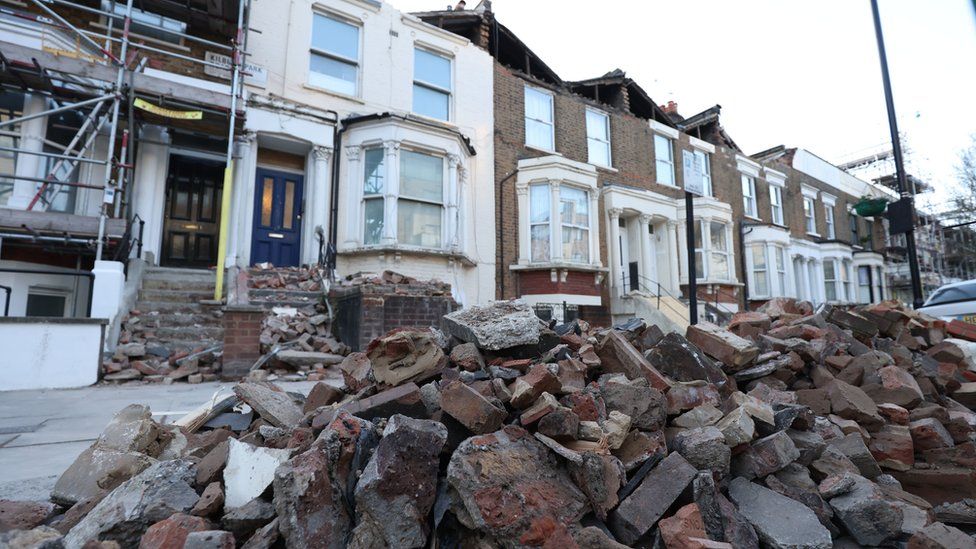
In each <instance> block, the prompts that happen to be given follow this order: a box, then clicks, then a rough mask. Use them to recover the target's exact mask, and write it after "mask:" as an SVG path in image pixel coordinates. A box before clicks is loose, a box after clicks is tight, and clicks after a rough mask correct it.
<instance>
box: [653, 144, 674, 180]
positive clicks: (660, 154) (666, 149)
mask: <svg viewBox="0 0 976 549" xmlns="http://www.w3.org/2000/svg"><path fill="white" fill-rule="evenodd" d="M654 163H655V166H656V168H657V182H658V183H660V184H662V185H670V186H672V187H673V186H674V185H675V183H674V149H673V148H672V147H671V140H670V139H668V138H667V137H665V136H663V135H661V134H657V133H656V134H654Z"/></svg>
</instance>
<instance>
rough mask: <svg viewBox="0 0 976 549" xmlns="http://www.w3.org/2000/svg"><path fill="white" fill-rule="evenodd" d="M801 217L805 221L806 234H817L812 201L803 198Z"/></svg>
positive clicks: (805, 197)
mask: <svg viewBox="0 0 976 549" xmlns="http://www.w3.org/2000/svg"><path fill="white" fill-rule="evenodd" d="M803 217H804V218H805V219H806V229H807V234H817V220H816V218H815V217H814V213H813V199H812V198H810V197H809V196H804V197H803Z"/></svg>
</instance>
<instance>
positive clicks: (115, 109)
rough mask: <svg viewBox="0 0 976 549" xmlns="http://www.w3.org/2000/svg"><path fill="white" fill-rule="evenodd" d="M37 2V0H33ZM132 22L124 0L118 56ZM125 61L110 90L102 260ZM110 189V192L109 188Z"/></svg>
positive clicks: (101, 224)
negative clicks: (110, 112)
mask: <svg viewBox="0 0 976 549" xmlns="http://www.w3.org/2000/svg"><path fill="white" fill-rule="evenodd" d="M34 1H35V2H37V1H38V0H34ZM131 22H132V0H126V2H125V19H124V20H123V24H122V47H121V49H120V50H119V57H120V58H122V59H125V56H126V54H127V53H128V51H129V48H128V46H129V25H130V23H131ZM108 55H112V52H108ZM125 71H126V68H125V63H120V64H119V72H118V75H117V76H116V78H115V87H114V88H113V89H112V91H113V92H114V93H115V100H114V101H113V102H112V125H111V126H110V127H109V129H108V152H107V153H106V154H105V158H106V160H107V161H108V164H106V166H105V196H104V198H103V199H102V205H101V208H100V211H99V216H98V241H97V244H96V248H95V261H101V260H102V251H103V250H104V248H105V218H106V217H107V216H108V208H109V206H111V205H112V203H114V202H115V193H114V191H115V186H114V185H113V184H112V175H113V174H112V170H113V169H114V168H115V167H116V166H115V164H116V163H115V137H116V132H117V129H118V125H119V103H120V102H121V91H122V84H123V82H125ZM109 189H111V193H110V190H109ZM109 197H111V198H112V202H111V203H109V202H108V199H109Z"/></svg>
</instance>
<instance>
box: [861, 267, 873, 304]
mask: <svg viewBox="0 0 976 549" xmlns="http://www.w3.org/2000/svg"><path fill="white" fill-rule="evenodd" d="M871 286H872V284H871V267H868V266H861V267H858V268H857V300H858V302H860V303H873V302H874V299H873V296H872V295H871V294H872V291H871Z"/></svg>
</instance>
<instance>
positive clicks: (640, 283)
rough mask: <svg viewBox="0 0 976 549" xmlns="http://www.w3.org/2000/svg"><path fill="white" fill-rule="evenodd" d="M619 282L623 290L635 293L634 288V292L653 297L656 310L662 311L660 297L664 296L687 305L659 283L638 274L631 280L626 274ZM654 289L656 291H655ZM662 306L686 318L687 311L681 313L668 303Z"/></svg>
mask: <svg viewBox="0 0 976 549" xmlns="http://www.w3.org/2000/svg"><path fill="white" fill-rule="evenodd" d="M621 282H622V283H623V284H622V286H621V287H623V288H631V291H635V290H633V288H634V287H636V288H637V290H636V291H639V292H644V293H648V294H652V295H654V297H655V299H656V303H655V307H656V308H657V309H658V310H662V309H661V296H662V295H665V296H667V297H670V298H673V299H675V300H677V301H679V302H681V303H684V304H685V305H687V303H686V302H685V300H684V299H683V298H682V297H680V296H676V295H674V294H672V293H671V292H670V291H668V290H667V289H665V288H664V286H663V285H662V284H661V283H660V282H658V281H656V280H653V279H650V278H648V277H646V276H641V275H639V274H638V275H637V277H636V278H631V277H630V275H628V274H626V273H625V274H624V275H622V277H621ZM655 289H656V290H657V291H655ZM664 305H665V306H667V308H668V309H669V310H671V311H673V312H674V313H676V314H678V315H679V316H682V317H687V315H688V310H684V311H682V310H680V309H677V308H675V307H674V306H673V305H671V304H670V303H668V302H667V301H665V302H664Z"/></svg>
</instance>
